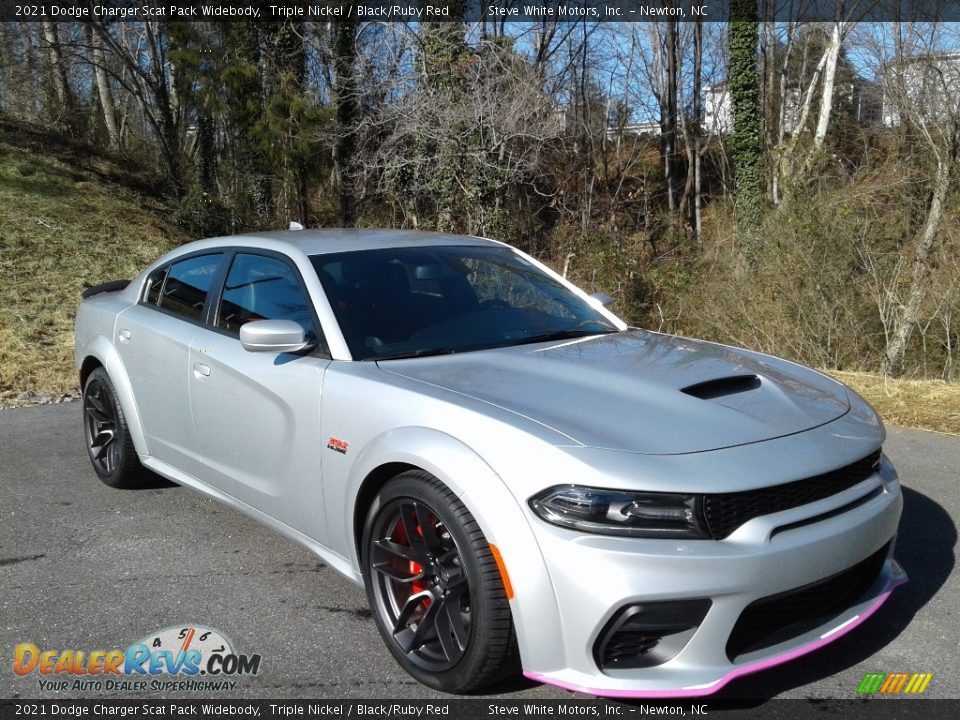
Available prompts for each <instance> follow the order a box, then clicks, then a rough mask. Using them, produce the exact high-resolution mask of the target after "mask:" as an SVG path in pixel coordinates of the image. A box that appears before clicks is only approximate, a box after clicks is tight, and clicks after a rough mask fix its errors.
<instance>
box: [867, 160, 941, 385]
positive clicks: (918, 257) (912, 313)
mask: <svg viewBox="0 0 960 720" xmlns="http://www.w3.org/2000/svg"><path fill="white" fill-rule="evenodd" d="M953 144H954V147H953V152H952V153H950V154H946V153H945V154H944V156H941V157H940V158H938V161H937V175H936V179H935V180H934V187H933V197H932V198H931V200H930V209H929V210H928V212H927V221H926V223H924V226H923V234H922V235H921V237H920V242H919V244H918V245H917V252H916V254H915V255H914V258H913V273H912V277H911V280H910V292H909V294H908V295H907V302H906V304H905V305H904V307H903V311H902V312H901V313H900V317H898V318H897V322H896V324H895V325H894V328H893V332H892V333H891V335H892V338H891V340H890V342H889V344H888V345H887V352H886V357H885V358H884V361H883V374H884V375H898V374H899V373H901V372H902V370H903V358H904V355H905V354H906V351H907V343H908V342H909V341H910V336H911V335H912V334H913V328H914V326H915V325H916V323H917V320H918V318H919V317H920V304H921V302H922V301H923V298H924V296H925V295H926V293H927V289H928V283H929V275H930V254H931V250H932V248H933V244H934V241H935V240H936V239H937V232H938V231H939V229H940V222H941V221H942V219H943V206H944V203H945V202H946V198H947V195H948V193H949V191H950V176H951V171H952V169H953V165H954V164H955V163H956V154H957V153H956V142H954V143H953Z"/></svg>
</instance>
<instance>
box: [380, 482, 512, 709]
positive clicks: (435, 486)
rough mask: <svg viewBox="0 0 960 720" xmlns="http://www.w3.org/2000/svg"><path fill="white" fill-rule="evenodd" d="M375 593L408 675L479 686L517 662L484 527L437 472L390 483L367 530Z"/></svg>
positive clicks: (446, 686) (384, 631)
mask: <svg viewBox="0 0 960 720" xmlns="http://www.w3.org/2000/svg"><path fill="white" fill-rule="evenodd" d="M362 557H363V575H364V581H365V585H366V590H367V600H368V602H369V603H370V609H371V611H372V613H373V617H374V618H375V620H376V623H377V628H378V629H379V630H380V634H381V635H382V636H383V639H384V642H385V643H386V644H387V647H388V648H389V649H390V652H391V653H392V654H393V656H394V657H395V658H396V659H397V662H399V663H400V665H401V667H403V669H404V670H406V671H407V672H408V673H409V674H410V675H412V676H413V677H414V678H416V679H417V680H419V681H420V682H422V683H423V684H425V685H428V686H430V687H432V688H436V689H437V690H442V691H444V692H450V693H471V692H476V691H478V690H481V689H483V688H485V687H486V686H488V685H490V684H492V683H494V682H496V681H497V680H500V679H501V678H503V677H505V676H506V675H508V674H510V673H511V672H513V671H514V670H515V666H516V664H517V652H516V639H515V637H514V632H513V620H512V616H511V614H510V604H509V601H508V600H507V597H506V593H505V591H504V588H503V582H502V580H501V578H500V572H499V569H498V567H497V563H496V560H495V559H494V557H493V554H492V553H491V551H490V546H489V544H488V543H487V540H486V538H485V537H484V535H483V532H482V531H481V530H480V528H479V526H478V525H477V523H476V521H475V520H474V518H473V516H472V515H471V514H470V511H469V510H467V508H466V507H465V506H464V505H463V503H462V502H460V499H459V498H458V497H457V496H456V495H455V494H454V493H453V492H452V491H450V489H448V488H447V487H446V486H445V485H443V484H442V483H441V482H440V481H439V480H437V479H436V478H435V477H433V476H432V475H430V474H429V473H426V472H423V471H419V470H415V471H409V472H406V473H403V474H402V475H399V476H397V477H396V478H395V479H393V480H392V481H390V482H389V483H387V485H386V486H385V487H384V488H383V489H382V490H381V491H380V493H379V494H378V495H377V497H376V498H375V500H374V502H373V504H372V506H371V508H370V512H369V513H368V514H367V520H366V524H365V527H364V533H363V547H362Z"/></svg>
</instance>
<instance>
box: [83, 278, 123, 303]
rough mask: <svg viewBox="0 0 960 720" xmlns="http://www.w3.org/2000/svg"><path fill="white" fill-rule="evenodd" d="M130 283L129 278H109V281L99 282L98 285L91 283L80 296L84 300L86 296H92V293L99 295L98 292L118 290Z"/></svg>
mask: <svg viewBox="0 0 960 720" xmlns="http://www.w3.org/2000/svg"><path fill="white" fill-rule="evenodd" d="M129 284H130V281H129V280H111V281H110V282H105V283H100V284H99V285H91V286H90V287H88V288H85V289H84V291H83V292H82V293H80V297H82V298H83V299H84V300H86V299H87V298H88V297H93V296H94V295H99V294H100V293H105V292H118V291H120V290H123V289H124V288H126V287H127V285H129Z"/></svg>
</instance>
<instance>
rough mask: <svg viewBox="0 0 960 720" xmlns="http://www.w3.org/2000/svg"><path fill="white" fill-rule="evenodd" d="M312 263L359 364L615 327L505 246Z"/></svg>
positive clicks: (328, 257) (392, 251) (353, 255)
mask: <svg viewBox="0 0 960 720" xmlns="http://www.w3.org/2000/svg"><path fill="white" fill-rule="evenodd" d="M310 259H311V261H312V262H313V266H314V268H315V269H316V271H317V275H318V276H319V278H320V282H321V284H322V285H323V288H324V290H325V291H326V293H327V298H328V299H329V301H330V305H331V306H332V307H333V311H334V314H335V315H336V317H337V321H338V322H339V323H340V328H341V330H342V331H343V335H344V338H345V339H346V341H347V345H348V346H349V348H350V352H351V354H352V355H353V358H354V359H355V360H369V359H374V360H388V359H399V358H405V357H423V356H426V355H442V354H447V353H455V352H464V351H468V350H482V349H487V348H494V347H505V346H508V345H519V344H523V343H532V342H540V341H546V340H559V339H564V338H576V337H582V336H587V335H597V334H601V333H609V332H616V331H617V327H616V326H615V325H614V324H613V323H612V322H610V321H609V320H608V319H607V318H606V317H604V316H603V314H601V313H600V312H598V311H597V309H596V308H594V307H593V306H592V305H591V304H590V303H589V302H587V301H586V300H584V299H583V298H581V297H579V296H578V295H576V294H575V293H573V292H571V291H570V290H568V289H567V288H566V287H564V286H563V285H562V284H561V283H560V282H558V281H557V280H555V279H554V278H552V277H550V276H549V275H547V274H546V273H544V272H543V271H542V270H540V269H539V268H538V267H536V265H534V264H533V263H531V262H530V261H528V260H527V259H525V258H523V257H522V256H520V255H518V254H517V253H515V252H513V251H512V250H511V249H510V248H506V247H477V246H452V247H451V246H446V247H414V248H389V249H381V250H357V251H352V252H344V253H330V254H325V255H313V256H311V258H310Z"/></svg>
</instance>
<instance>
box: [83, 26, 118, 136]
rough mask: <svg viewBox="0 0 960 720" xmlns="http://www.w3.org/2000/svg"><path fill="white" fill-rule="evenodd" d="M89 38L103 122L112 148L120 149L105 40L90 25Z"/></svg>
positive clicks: (88, 29)
mask: <svg viewBox="0 0 960 720" xmlns="http://www.w3.org/2000/svg"><path fill="white" fill-rule="evenodd" d="M86 28H87V38H88V40H89V42H90V46H91V48H92V56H93V74H94V78H95V79H96V82H97V92H98V93H99V96H100V107H101V108H102V109H103V124H104V125H105V126H106V128H107V137H108V138H109V141H110V148H111V149H112V150H119V149H120V124H119V123H118V122H117V110H116V108H115V107H114V104H113V93H112V91H111V90H110V80H109V78H108V77H107V68H106V66H105V65H104V58H103V41H102V40H101V39H100V35H99V33H96V32H94V31H93V28H92V27H90V26H89V25H87V26H86Z"/></svg>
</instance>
